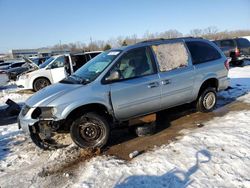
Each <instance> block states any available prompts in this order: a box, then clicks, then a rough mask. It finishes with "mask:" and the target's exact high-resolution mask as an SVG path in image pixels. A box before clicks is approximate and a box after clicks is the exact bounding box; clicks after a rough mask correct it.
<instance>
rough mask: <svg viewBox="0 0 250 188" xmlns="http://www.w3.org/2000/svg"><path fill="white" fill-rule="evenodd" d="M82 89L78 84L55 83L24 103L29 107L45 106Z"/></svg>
mask: <svg viewBox="0 0 250 188" xmlns="http://www.w3.org/2000/svg"><path fill="white" fill-rule="evenodd" d="M80 87H82V85H78V84H62V83H57V84H53V85H51V86H48V87H45V88H44V89H42V90H40V91H38V92H36V93H35V94H34V95H33V96H31V97H30V98H29V99H28V100H27V101H26V102H25V103H26V104H27V105H28V106H30V107H37V106H47V105H48V104H50V103H51V102H52V101H54V100H55V99H57V98H59V97H61V96H62V95H64V94H66V93H69V92H72V91H74V90H75V89H78V88H80Z"/></svg>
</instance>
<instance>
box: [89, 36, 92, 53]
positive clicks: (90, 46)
mask: <svg viewBox="0 0 250 188" xmlns="http://www.w3.org/2000/svg"><path fill="white" fill-rule="evenodd" d="M89 44H90V45H89V51H92V49H91V48H92V37H91V36H90V43H89Z"/></svg>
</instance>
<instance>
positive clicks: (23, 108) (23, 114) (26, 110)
mask: <svg viewBox="0 0 250 188" xmlns="http://www.w3.org/2000/svg"><path fill="white" fill-rule="evenodd" d="M29 110H30V107H29V106H28V105H24V106H23V107H22V110H21V114H22V116H25V115H26V114H27V113H28V111H29Z"/></svg>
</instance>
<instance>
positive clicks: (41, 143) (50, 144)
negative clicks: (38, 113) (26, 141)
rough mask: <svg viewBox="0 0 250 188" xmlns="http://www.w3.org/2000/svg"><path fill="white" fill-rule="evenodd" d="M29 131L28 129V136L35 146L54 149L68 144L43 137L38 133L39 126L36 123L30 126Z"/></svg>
mask: <svg viewBox="0 0 250 188" xmlns="http://www.w3.org/2000/svg"><path fill="white" fill-rule="evenodd" d="M33 129H35V130H36V131H35V132H33ZM29 131H30V138H31V140H32V141H33V143H34V144H35V145H36V146H37V147H39V148H41V149H43V150H55V149H59V148H64V147H67V146H68V145H64V144H60V143H58V142H57V141H56V140H54V139H49V140H48V139H43V138H42V137H41V135H40V133H39V128H38V126H37V125H35V126H34V127H33V128H32V127H30V128H29Z"/></svg>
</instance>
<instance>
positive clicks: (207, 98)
mask: <svg viewBox="0 0 250 188" xmlns="http://www.w3.org/2000/svg"><path fill="white" fill-rule="evenodd" d="M216 103H217V94H216V90H215V88H212V87H208V88H206V89H205V90H203V91H202V92H201V93H200V95H199V97H198V99H197V101H196V109H197V110H198V111H200V112H211V111H213V109H214V107H215V106H216Z"/></svg>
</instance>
